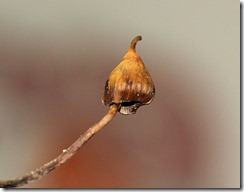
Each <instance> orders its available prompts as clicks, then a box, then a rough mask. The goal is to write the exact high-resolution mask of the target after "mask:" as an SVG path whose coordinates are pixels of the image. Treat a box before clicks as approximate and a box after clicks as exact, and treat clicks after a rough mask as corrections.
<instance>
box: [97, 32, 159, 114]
mask: <svg viewBox="0 0 244 192" xmlns="http://www.w3.org/2000/svg"><path fill="white" fill-rule="evenodd" d="M140 40H142V37H141V36H137V37H135V38H134V39H133V40H132V42H131V45H130V49H129V51H128V52H127V53H126V55H125V56H124V59H123V61H122V62H121V63H120V64H119V65H118V66H117V67H116V68H115V69H114V70H113V71H112V72H111V74H110V76H109V78H108V80H107V81H106V84H105V89H104V91H103V94H102V102H103V104H104V105H105V106H111V105H112V104H114V103H116V104H120V108H119V109H118V111H119V112H120V113H122V114H124V115H128V114H135V113H136V110H137V109H138V108H139V107H140V106H142V105H148V104H149V103H151V102H152V100H153V98H154V95H155V87H154V84H153V80H152V78H151V76H150V74H149V72H148V70H147V68H146V66H145V65H144V63H143V61H142V59H141V57H140V56H139V55H138V54H137V53H136V50H135V48H136V43H137V42H138V41H140Z"/></svg>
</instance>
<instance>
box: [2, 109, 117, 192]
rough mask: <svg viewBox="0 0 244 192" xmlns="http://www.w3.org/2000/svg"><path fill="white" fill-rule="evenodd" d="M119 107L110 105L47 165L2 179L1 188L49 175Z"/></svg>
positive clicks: (73, 153)
mask: <svg viewBox="0 0 244 192" xmlns="http://www.w3.org/2000/svg"><path fill="white" fill-rule="evenodd" d="M118 108H119V104H113V105H112V106H111V107H110V110H109V112H108V113H107V114H106V115H105V116H104V117H103V118H102V119H101V120H100V121H99V122H98V123H96V124H95V125H93V126H92V127H90V128H89V129H88V130H87V131H86V132H85V133H84V134H82V135H80V137H79V138H78V139H77V140H76V141H75V142H74V143H73V144H72V145H70V146H69V147H68V148H67V149H64V150H63V152H62V153H61V154H60V155H59V156H58V157H56V158H55V159H53V160H51V161H50V162H48V163H46V164H45V165H43V166H41V167H40V168H38V169H36V170H35V171H31V172H30V173H28V174H26V175H24V176H21V177H18V178H13V179H9V180H0V187H1V188H9V187H19V186H22V185H24V184H28V183H30V182H32V181H35V180H37V179H41V178H42V177H43V176H44V175H47V174H48V173H50V172H51V171H53V170H54V169H56V168H58V167H59V166H61V165H62V164H64V163H65V162H66V161H68V160H69V159H70V158H71V157H73V156H74V155H75V154H76V152H77V151H78V150H79V149H80V148H81V146H83V145H84V144H85V143H86V142H87V141H88V140H89V139H90V138H91V137H92V136H93V135H94V134H95V133H96V132H98V131H99V130H101V129H102V128H103V127H104V126H105V125H107V124H108V123H109V122H110V121H111V120H112V119H113V118H114V116H115V115H116V113H117V111H118Z"/></svg>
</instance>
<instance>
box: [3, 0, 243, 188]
mask: <svg viewBox="0 0 244 192" xmlns="http://www.w3.org/2000/svg"><path fill="white" fill-rule="evenodd" d="M239 17H240V2H239V1H233V0H205V1H200V0H180V1H179V0H177V1H172V0H161V1H156V0H154V1H139V0H138V1H137V0H132V1H131V0H130V1H129V0H123V1H122V0H121V1H112V0H104V1H100V0H92V1H74V0H71V1H62V0H53V1H29V0H22V1H17V0H13V1H7V0H5V1H0V26H1V27H0V125H1V126H0V178H5V179H7V178H12V177H16V176H21V175H23V174H25V173H27V172H30V171H31V170H34V169H36V168H37V167H39V166H40V165H42V164H44V163H46V162H48V161H49V160H51V159H53V158H54V157H55V156H57V155H58V154H60V153H61V152H62V149H64V148H67V147H68V146H69V145H70V144H71V143H72V142H73V141H74V140H75V139H76V138H77V137H78V136H79V135H80V134H81V133H83V132H84V131H85V130H86V129H87V128H88V127H89V126H91V125H93V124H94V123H96V122H97V121H98V120H99V119H100V118H101V117H102V116H103V115H104V114H106V113H107V111H108V108H107V107H105V106H103V105H102V102H101V93H102V90H103V88H104V85H105V81H106V79H107V78H108V75H109V74H110V72H111V71H112V70H113V69H114V68H115V67H116V66H117V65H118V64H119V63H120V61H121V60H122V58H123V56H124V54H125V53H126V52H127V50H128V48H129V44H130V41H131V40H132V39H133V38H134V37H135V36H137V35H141V36H142V37H143V40H142V41H141V42H139V43H138V44H137V52H138V53H139V54H140V55H141V57H142V59H143V61H144V63H145V64H146V66H147V68H148V70H149V71H150V73H151V75H152V78H153V80H154V83H155V86H156V96H155V99H154V101H153V102H152V103H151V104H150V105H149V106H146V107H141V108H139V110H138V111H137V114H135V115H131V116H124V115H121V114H118V115H117V116H116V117H115V119H114V120H113V121H112V122H111V123H110V124H109V125H108V126H106V128H104V129H103V130H102V131H100V132H99V133H97V134H96V135H95V136H94V137H93V138H92V139H91V140H90V141H89V142H88V143H87V144H86V145H85V146H84V147H83V148H82V149H81V150H80V151H79V152H78V153H77V154H76V155H75V157H74V158H72V159H71V160H69V161H68V162H67V163H66V164H65V165H63V166H62V167H60V168H58V169H57V170H55V171H53V172H51V173H50V174H49V175H47V176H46V177H44V178H43V179H41V180H38V181H36V182H34V183H31V184H29V185H26V186H24V187H27V188H31V187H38V188H216V187H217V188H222V187H223V188H224V187H228V188H231V187H240V51H239V50H240V32H239V31H240V27H239V25H240V19H239Z"/></svg>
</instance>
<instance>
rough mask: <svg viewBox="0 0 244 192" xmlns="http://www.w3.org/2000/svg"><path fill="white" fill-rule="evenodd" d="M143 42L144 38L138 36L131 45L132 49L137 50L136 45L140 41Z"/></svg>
mask: <svg viewBox="0 0 244 192" xmlns="http://www.w3.org/2000/svg"><path fill="white" fill-rule="evenodd" d="M141 40H142V37H141V36H140V35H139V36H136V37H135V38H134V39H133V40H132V41H131V43H130V49H132V50H136V44H137V42H138V41H141Z"/></svg>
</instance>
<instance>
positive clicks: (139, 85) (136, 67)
mask: <svg viewBox="0 0 244 192" xmlns="http://www.w3.org/2000/svg"><path fill="white" fill-rule="evenodd" d="M141 40H142V37H141V36H137V37H135V38H134V39H133V40H132V41H131V45H130V49H129V51H128V52H127V53H126V55H125V56H124V59H123V61H122V62H121V63H120V64H119V65H118V66H117V67H116V68H115V69H114V70H113V71H112V72H111V74H110V76H109V78H108V80H107V81H106V83H105V88H104V91H103V94H102V102H103V104H104V105H105V106H109V107H110V110H109V112H108V113H107V114H106V115H105V116H104V117H103V118H102V119H101V121H99V122H98V123H97V124H95V125H94V126H92V127H91V128H89V129H88V130H87V131H86V132H85V133H84V134H83V135H81V136H80V137H79V138H78V139H77V140H76V141H75V142H74V143H73V144H72V145H71V146H70V147H69V148H68V149H64V150H63V153H62V154H60V155H59V156H58V157H57V158H55V159H53V160H52V161H50V162H49V163H47V164H45V165H43V166H42V167H40V168H39V169H36V170H35V171H32V172H30V173H29V174H27V175H25V176H22V177H18V178H14V179H10V180H0V187H5V188H6V187H18V186H22V185H24V184H28V183H30V182H32V181H34V180H37V179H40V178H42V177H43V176H44V175H46V174H48V173H49V172H50V171H52V170H54V169H56V168H57V167H59V166H60V165H62V164H64V163H65V162H66V161H67V160H68V159H70V158H71V157H72V156H74V154H75V153H76V152H77V151H78V150H79V149H80V147H81V146H82V145H83V144H85V143H86V142H87V141H88V140H89V139H90V138H91V137H92V136H93V135H94V134H95V133H96V132H97V131H99V130H100V129H101V128H103V127H104V126H105V125H106V124H107V123H109V122H110V121H111V120H112V119H113V117H114V116H115V114H116V112H117V111H119V112H120V113H121V114H124V115H130V114H135V113H136V111H137V109H138V108H139V107H140V106H142V105H148V104H150V103H151V102H152V100H153V98H154V96H155V87H154V83H153V80H152V78H151V76H150V74H149V72H148V70H147V68H146V66H145V65H144V63H143V61H142V59H141V57H140V56H139V55H138V54H137V53H136V50H135V48H136V44H137V42H138V41H141Z"/></svg>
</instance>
